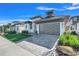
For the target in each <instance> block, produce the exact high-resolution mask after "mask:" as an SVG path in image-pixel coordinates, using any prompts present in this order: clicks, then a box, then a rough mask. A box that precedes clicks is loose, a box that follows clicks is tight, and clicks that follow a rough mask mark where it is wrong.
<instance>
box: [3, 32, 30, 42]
mask: <svg viewBox="0 0 79 59" xmlns="http://www.w3.org/2000/svg"><path fill="white" fill-rule="evenodd" d="M3 37H5V38H7V39H8V40H10V41H12V42H16V41H19V40H22V39H25V38H28V37H30V35H24V34H21V33H17V34H4V35H3Z"/></svg>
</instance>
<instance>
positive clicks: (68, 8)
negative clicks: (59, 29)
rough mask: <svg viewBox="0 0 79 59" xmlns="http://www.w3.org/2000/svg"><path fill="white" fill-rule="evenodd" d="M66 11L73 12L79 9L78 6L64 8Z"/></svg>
mask: <svg viewBox="0 0 79 59" xmlns="http://www.w3.org/2000/svg"><path fill="white" fill-rule="evenodd" d="M66 9H67V10H75V9H79V6H70V7H66Z"/></svg>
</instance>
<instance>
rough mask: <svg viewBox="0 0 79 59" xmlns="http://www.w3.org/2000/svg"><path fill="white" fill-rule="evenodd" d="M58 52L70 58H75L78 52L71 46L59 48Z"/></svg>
mask: <svg viewBox="0 0 79 59" xmlns="http://www.w3.org/2000/svg"><path fill="white" fill-rule="evenodd" d="M57 50H58V51H60V52H61V53H63V54H66V55H69V56H75V55H76V52H75V51H74V49H73V48H72V47H69V46H57Z"/></svg>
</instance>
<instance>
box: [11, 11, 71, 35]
mask: <svg viewBox="0 0 79 59" xmlns="http://www.w3.org/2000/svg"><path fill="white" fill-rule="evenodd" d="M46 15H47V16H45V17H41V16H34V17H32V18H30V21H25V22H14V23H13V24H12V25H11V26H10V30H12V31H13V30H15V31H16V32H19V33H21V32H22V31H23V30H26V31H28V32H29V33H37V34H52V35H53V34H54V35H61V34H62V33H63V32H64V31H65V29H66V27H67V25H66V24H67V23H68V21H69V16H55V14H54V11H48V12H46Z"/></svg>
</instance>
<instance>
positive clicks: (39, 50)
mask: <svg viewBox="0 0 79 59" xmlns="http://www.w3.org/2000/svg"><path fill="white" fill-rule="evenodd" d="M17 45H18V46H20V47H22V48H24V49H26V50H28V51H30V52H31V53H32V54H34V55H36V56H42V55H43V54H44V53H46V52H47V51H49V49H47V48H45V47H42V46H39V45H36V44H33V43H30V42H27V41H22V42H19V43H17Z"/></svg>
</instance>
